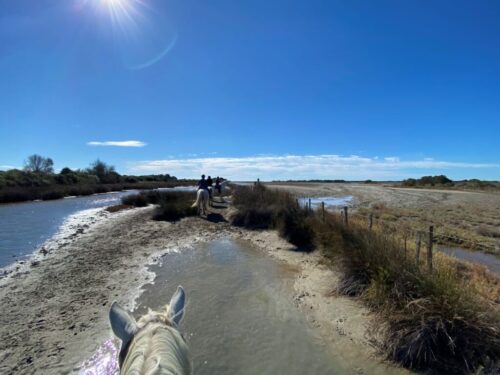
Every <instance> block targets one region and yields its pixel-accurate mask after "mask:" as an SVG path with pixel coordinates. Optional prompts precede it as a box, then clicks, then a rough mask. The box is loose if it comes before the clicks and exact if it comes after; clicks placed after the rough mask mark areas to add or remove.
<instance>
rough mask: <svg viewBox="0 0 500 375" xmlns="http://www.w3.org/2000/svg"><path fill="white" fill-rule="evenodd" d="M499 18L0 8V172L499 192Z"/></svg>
mask: <svg viewBox="0 0 500 375" xmlns="http://www.w3.org/2000/svg"><path fill="white" fill-rule="evenodd" d="M499 19H500V2H498V1H494V0H492V1H457V0H453V1H422V0H418V1H416V0H415V1H410V0H408V1H373V0H369V1H368V0H366V1H361V0H360V1H335V0H329V1H293V0H283V1H282V0H274V1H268V0H266V1H264V0H253V1H234V0H233V1H226V0H212V1H194V0H141V1H139V0H36V1H34V0H15V1H14V0H0V166H1V168H3V169H5V168H9V167H19V166H22V164H23V160H24V159H25V158H26V157H27V156H28V155H30V154H32V153H39V154H42V155H46V156H50V157H52V158H53V159H54V161H55V164H56V167H57V168H62V167H64V166H69V167H72V168H83V167H86V166H87V165H88V164H89V163H90V162H91V161H93V160H94V159H96V158H101V159H103V160H105V161H107V162H109V163H111V164H114V165H115V166H116V167H117V169H118V171H119V172H121V173H134V174H149V173H171V174H174V175H177V176H179V177H191V176H197V175H198V174H200V173H201V172H205V173H208V174H216V175H217V174H220V175H225V176H227V177H229V178H232V179H254V178H257V177H260V178H261V179H284V178H332V179H336V178H346V179H367V178H371V179H380V180H384V179H399V178H406V177H415V176H421V175H426V174H441V173H444V174H446V175H448V176H449V177H452V178H456V179H461V178H484V179H496V180H498V179H500V153H499V150H498V148H499V145H500V142H499V140H500V27H499V26H498V20H499Z"/></svg>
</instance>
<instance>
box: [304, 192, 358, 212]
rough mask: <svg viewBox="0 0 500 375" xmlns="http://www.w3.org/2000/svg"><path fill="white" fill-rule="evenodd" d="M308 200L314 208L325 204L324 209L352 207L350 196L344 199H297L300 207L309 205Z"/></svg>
mask: <svg viewBox="0 0 500 375" xmlns="http://www.w3.org/2000/svg"><path fill="white" fill-rule="evenodd" d="M309 199H310V200H311V206H312V207H314V208H318V207H321V203H322V202H323V203H325V208H327V209H328V208H329V209H332V208H337V207H344V206H352V196H350V195H348V196H345V197H311V198H308V197H305V198H299V204H300V205H301V206H304V207H305V206H306V205H308V204H309Z"/></svg>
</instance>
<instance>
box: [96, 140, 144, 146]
mask: <svg viewBox="0 0 500 375" xmlns="http://www.w3.org/2000/svg"><path fill="white" fill-rule="evenodd" d="M87 145H88V146H108V147H144V146H146V145H147V143H145V142H142V141H105V142H100V141H90V142H87Z"/></svg>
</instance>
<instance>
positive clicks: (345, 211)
mask: <svg viewBox="0 0 500 375" xmlns="http://www.w3.org/2000/svg"><path fill="white" fill-rule="evenodd" d="M344 224H345V225H346V226H347V225H349V219H348V218H347V206H344Z"/></svg>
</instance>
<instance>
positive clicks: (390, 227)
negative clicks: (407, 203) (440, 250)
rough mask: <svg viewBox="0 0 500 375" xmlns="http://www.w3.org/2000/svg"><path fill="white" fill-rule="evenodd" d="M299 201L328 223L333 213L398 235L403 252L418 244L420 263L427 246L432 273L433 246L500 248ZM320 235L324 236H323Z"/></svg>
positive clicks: (431, 229)
mask: <svg viewBox="0 0 500 375" xmlns="http://www.w3.org/2000/svg"><path fill="white" fill-rule="evenodd" d="M300 202H303V203H304V204H302V206H305V208H306V209H309V210H311V211H314V210H316V212H318V213H319V214H320V215H321V217H322V219H323V221H324V220H325V217H326V215H327V214H328V215H331V214H334V215H336V216H337V217H338V218H340V220H342V221H343V223H344V224H345V225H347V226H348V225H349V222H350V221H351V220H354V221H356V222H357V223H358V224H359V223H360V222H361V223H363V222H365V223H366V225H367V227H368V229H369V230H372V229H373V228H374V227H383V230H385V231H387V232H392V233H393V234H396V236H397V237H398V238H400V239H401V240H402V241H403V242H404V251H405V253H406V251H407V245H408V242H409V241H411V240H414V241H415V252H416V258H417V263H418V262H419V257H420V252H421V247H422V245H425V247H426V252H427V263H428V267H429V270H431V271H432V267H433V264H432V257H433V255H432V253H433V244H434V243H438V244H450V243H451V244H453V245H460V246H464V247H469V248H480V249H481V250H485V251H491V252H493V253H495V252H497V251H498V247H496V248H495V247H489V246H485V245H484V244H481V243H479V242H478V241H475V240H472V239H467V238H462V237H460V236H458V235H453V234H451V235H450V234H444V233H437V232H436V231H435V227H434V225H429V226H427V227H425V226H422V225H415V223H409V222H405V223H396V222H394V221H391V220H384V219H383V218H381V217H380V216H379V215H375V214H374V213H373V212H370V213H368V214H364V215H363V214H360V213H357V212H350V209H349V207H348V206H334V207H333V209H332V208H328V207H327V206H326V205H325V202H320V203H319V204H318V203H316V204H315V205H314V206H315V207H313V205H312V200H311V198H304V197H303V198H301V199H300V200H299V199H297V204H299V205H300ZM320 234H321V233H320Z"/></svg>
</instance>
